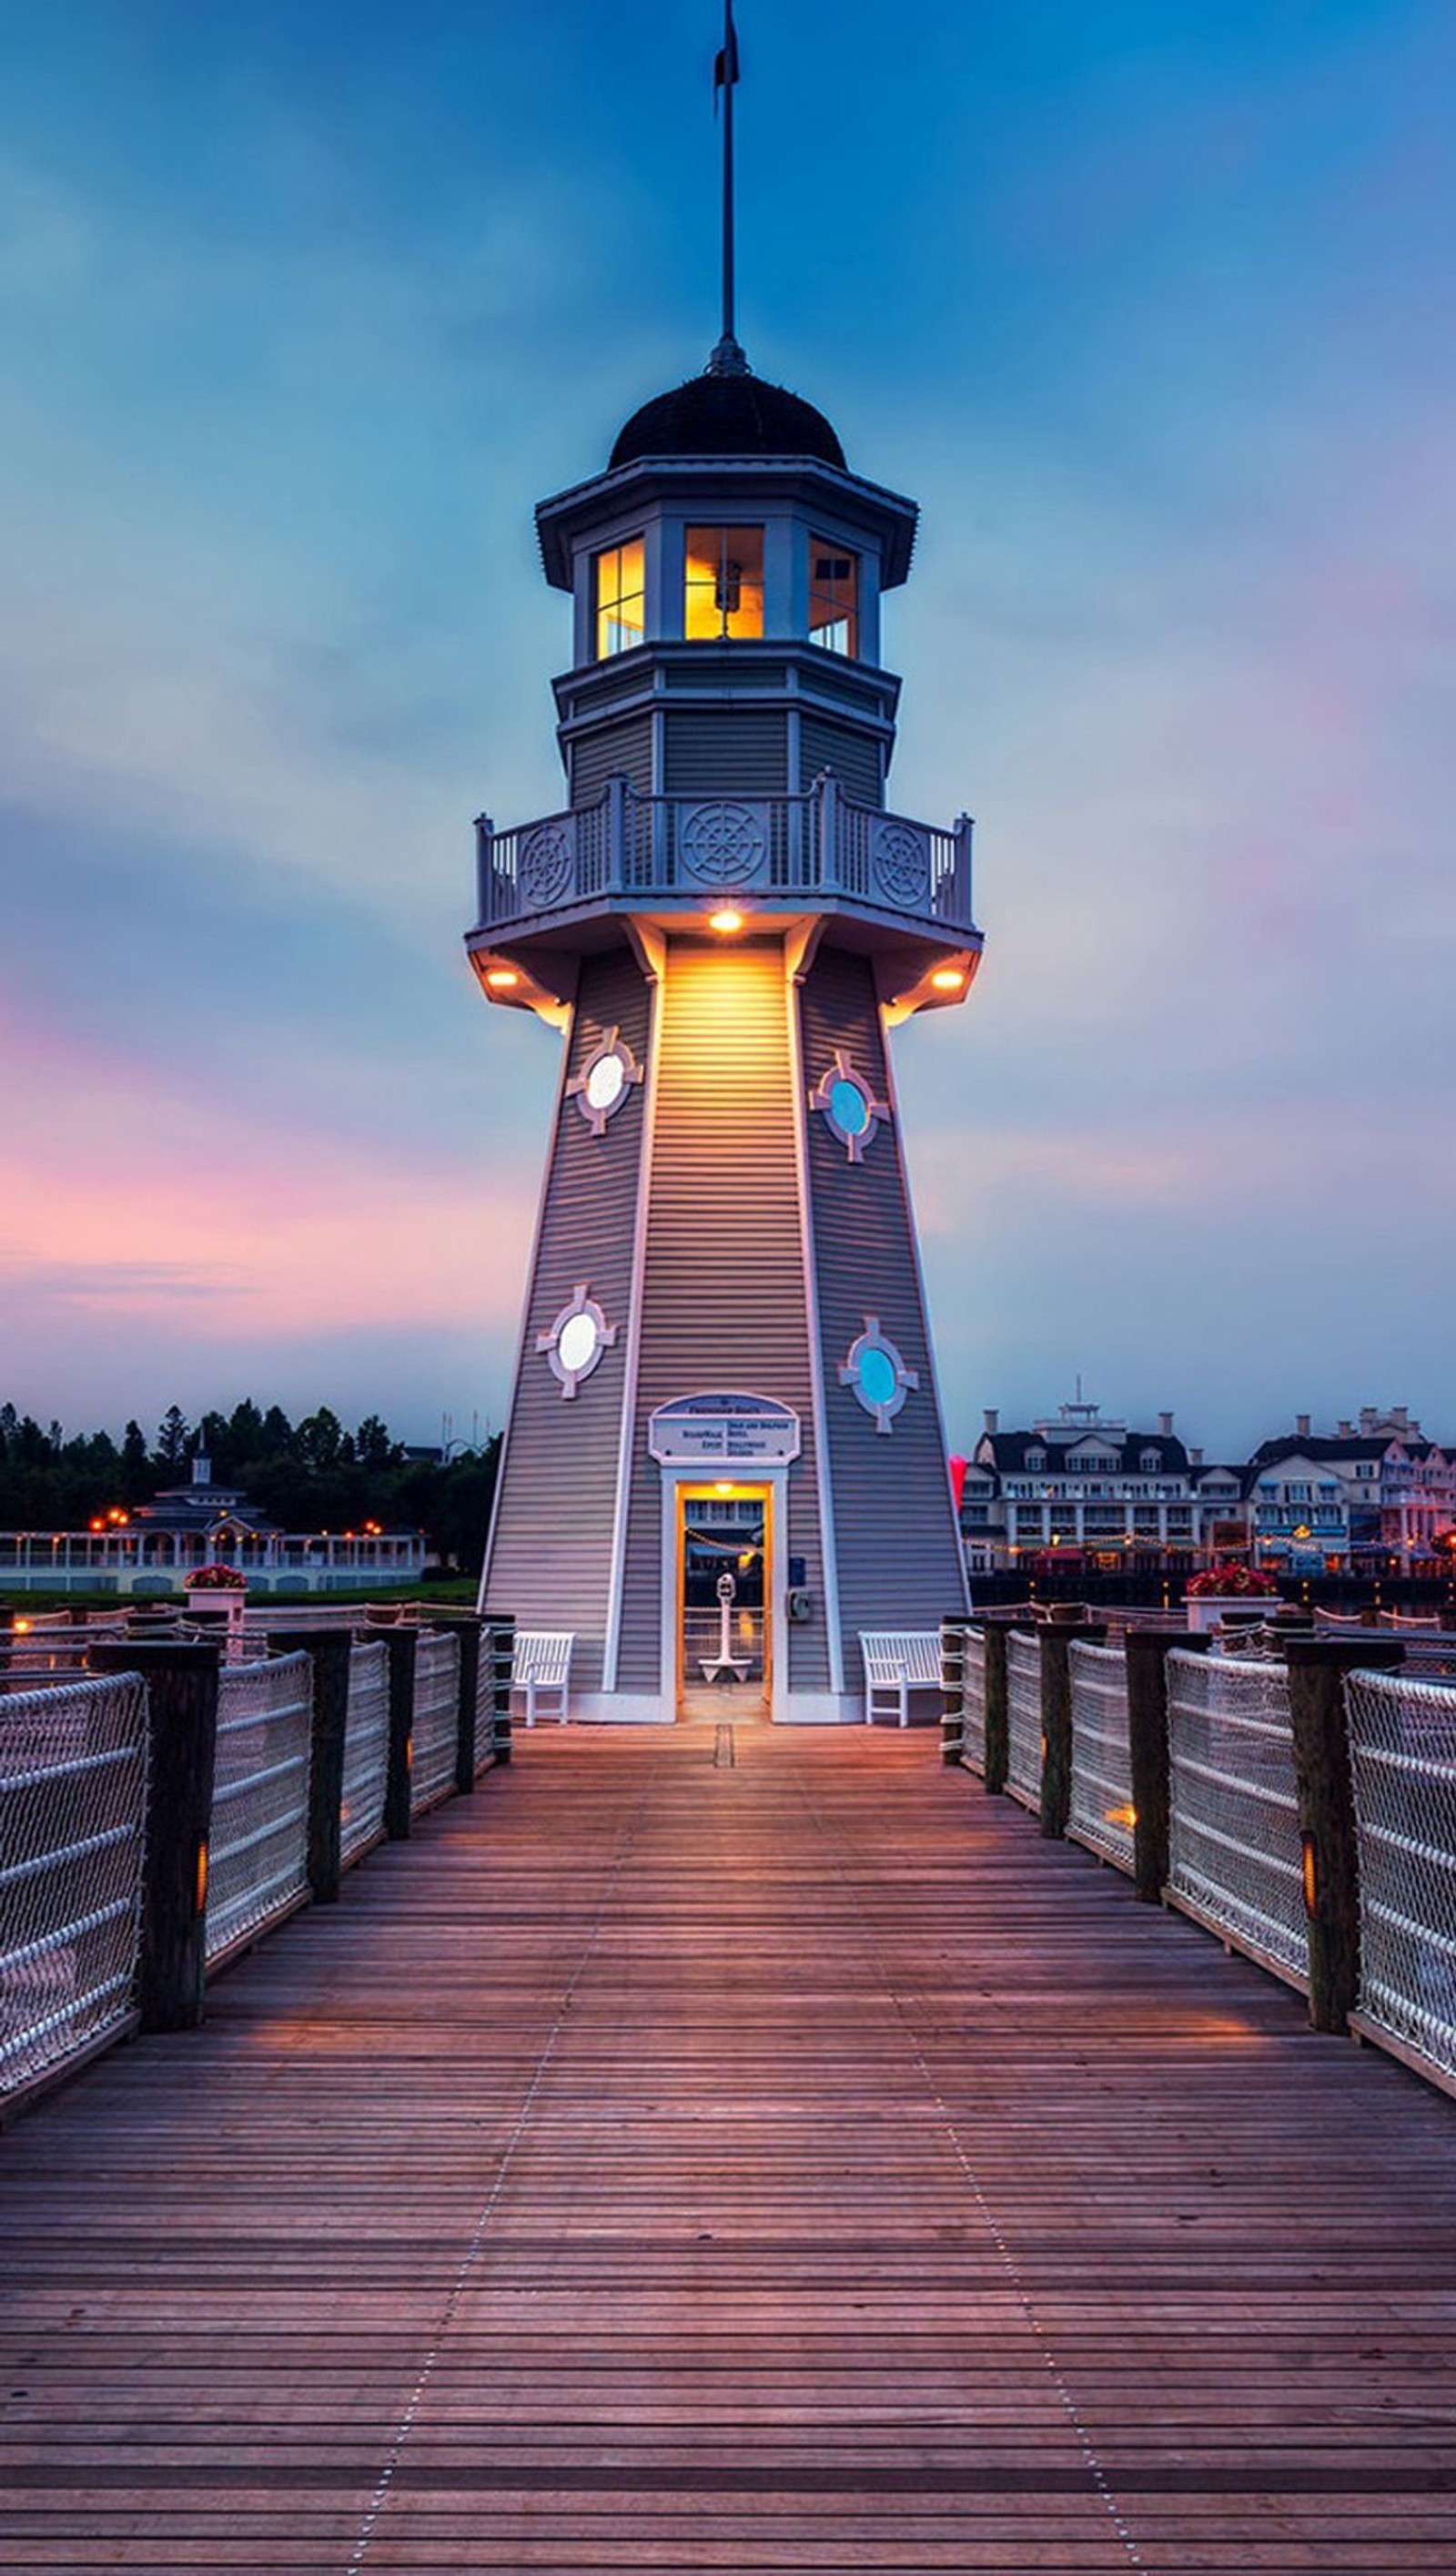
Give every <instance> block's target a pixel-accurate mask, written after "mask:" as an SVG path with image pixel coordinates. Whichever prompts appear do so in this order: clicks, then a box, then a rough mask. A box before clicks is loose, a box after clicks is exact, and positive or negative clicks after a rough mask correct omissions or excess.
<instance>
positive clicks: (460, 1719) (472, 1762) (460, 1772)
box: [450, 1618, 481, 1798]
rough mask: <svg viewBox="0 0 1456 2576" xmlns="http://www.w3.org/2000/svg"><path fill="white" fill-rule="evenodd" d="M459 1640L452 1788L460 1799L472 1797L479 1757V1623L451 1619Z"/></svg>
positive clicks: (475, 1620)
mask: <svg viewBox="0 0 1456 2576" xmlns="http://www.w3.org/2000/svg"><path fill="white" fill-rule="evenodd" d="M450 1625H451V1627H452V1628H453V1629H454V1631H455V1634H456V1636H457V1637H458V1638H459V1640H460V1701H459V1712H458V1715H457V1717H456V1721H455V1787H456V1789H457V1791H458V1792H459V1794H460V1796H461V1797H462V1798H468V1797H471V1796H473V1794H474V1790H475V1772H476V1763H477V1757H478V1748H477V1745H476V1740H475V1738H476V1720H475V1699H476V1692H477V1689H478V1687H479V1683H480V1647H481V1636H480V1621H479V1620H478V1619H474V1618H472V1619H452V1620H451V1622H450Z"/></svg>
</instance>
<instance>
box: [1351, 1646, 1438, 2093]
mask: <svg viewBox="0 0 1456 2576" xmlns="http://www.w3.org/2000/svg"><path fill="white" fill-rule="evenodd" d="M1345 1704H1346V1707H1347V1709H1348V1711H1349V1724H1350V1767H1351V1771H1352V1773H1353V1776H1354V1785H1355V1812H1356V1817H1357V1826H1358V1836H1359V1855H1360V1998H1359V2009H1360V2011H1361V2013H1362V2014H1363V2015H1364V2016H1365V2017H1366V2018H1367V2019H1368V2020H1369V2021H1371V2022H1372V2023H1374V2024H1375V2025H1376V2027H1377V2028H1378V2029H1380V2030H1383V2031H1386V2032H1388V2033H1389V2035H1390V2036H1391V2037H1392V2038H1394V2039H1398V2040H1401V2041H1403V2042H1404V2043H1405V2045H1406V2046H1407V2047H1410V2048H1413V2049H1415V2050H1417V2051H1418V2052H1419V2053H1420V2055H1421V2056H1422V2057H1425V2058H1427V2059H1429V2060H1430V2062H1431V2063H1432V2065H1433V2066H1436V2067H1438V2068H1440V2069H1441V2070H1442V2071H1443V2072H1444V2073H1445V2074H1447V2075H1451V2076H1456V1689H1453V1688H1451V1687H1450V1686H1449V1685H1448V1686H1445V1687H1443V1686H1442V1685H1441V1684H1440V1683H1439V1682H1433V1681H1423V1680H1420V1679H1412V1678H1411V1677H1410V1675H1409V1674H1408V1673H1351V1674H1350V1675H1349V1676H1348V1678H1347V1681H1346V1684H1345Z"/></svg>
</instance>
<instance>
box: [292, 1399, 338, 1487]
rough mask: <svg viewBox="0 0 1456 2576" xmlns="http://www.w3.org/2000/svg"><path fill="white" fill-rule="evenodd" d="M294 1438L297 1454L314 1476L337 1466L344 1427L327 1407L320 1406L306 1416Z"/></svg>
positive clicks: (324, 1405)
mask: <svg viewBox="0 0 1456 2576" xmlns="http://www.w3.org/2000/svg"><path fill="white" fill-rule="evenodd" d="M296 1436H297V1445H298V1454H299V1456H300V1457H301V1458H302V1460H303V1462H304V1465H305V1466H306V1467H310V1468H312V1470H313V1472H314V1474H315V1475H318V1474H320V1473H322V1472H323V1471H324V1470H326V1469H328V1468H330V1467H336V1466H337V1465H338V1463H339V1451H340V1448H341V1446H342V1444H343V1438H344V1426H343V1424H342V1422H341V1421H340V1420H339V1417H338V1415H337V1414H336V1413H334V1412H331V1411H330V1409H329V1407H328V1405H326V1404H321V1405H320V1406H319V1409H318V1411H317V1413H310V1414H309V1415H307V1416H306V1418H305V1419H304V1420H303V1421H302V1422H300V1424H299V1426H298V1432H297V1435H296Z"/></svg>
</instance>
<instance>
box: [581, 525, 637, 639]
mask: <svg viewBox="0 0 1456 2576" xmlns="http://www.w3.org/2000/svg"><path fill="white" fill-rule="evenodd" d="M592 610H593V614H594V616H595V619H596V648H597V649H596V658H597V660H598V661H599V662H605V661H606V660H608V658H609V657H610V655H612V654H613V653H630V652H631V650H632V648H633V646H634V644H640V643H641V642H642V639H643V637H644V635H645V633H646V631H647V614H646V612H647V576H646V569H645V562H644V555H643V546H642V539H641V538H640V537H629V538H628V540H627V543H626V544H625V545H624V546H607V547H605V548H604V549H603V551H602V552H601V553H600V554H599V555H596V556H594V558H593V560H592Z"/></svg>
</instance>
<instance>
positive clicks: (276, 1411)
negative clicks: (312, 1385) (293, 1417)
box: [262, 1404, 293, 1458]
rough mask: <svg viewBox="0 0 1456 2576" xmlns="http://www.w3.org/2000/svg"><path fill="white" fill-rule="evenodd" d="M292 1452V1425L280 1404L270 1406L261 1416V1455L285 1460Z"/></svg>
mask: <svg viewBox="0 0 1456 2576" xmlns="http://www.w3.org/2000/svg"><path fill="white" fill-rule="evenodd" d="M292 1451H293V1425H292V1423H291V1422H290V1421H289V1419H288V1416H287V1414H286V1413H285V1412H284V1410H283V1407H282V1405H281V1404H270V1405H269V1407H268V1410H267V1412H266V1413H265V1414H264V1416H263V1434H262V1454H263V1456H264V1457H265V1458H287V1457H290V1456H291V1455H292Z"/></svg>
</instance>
